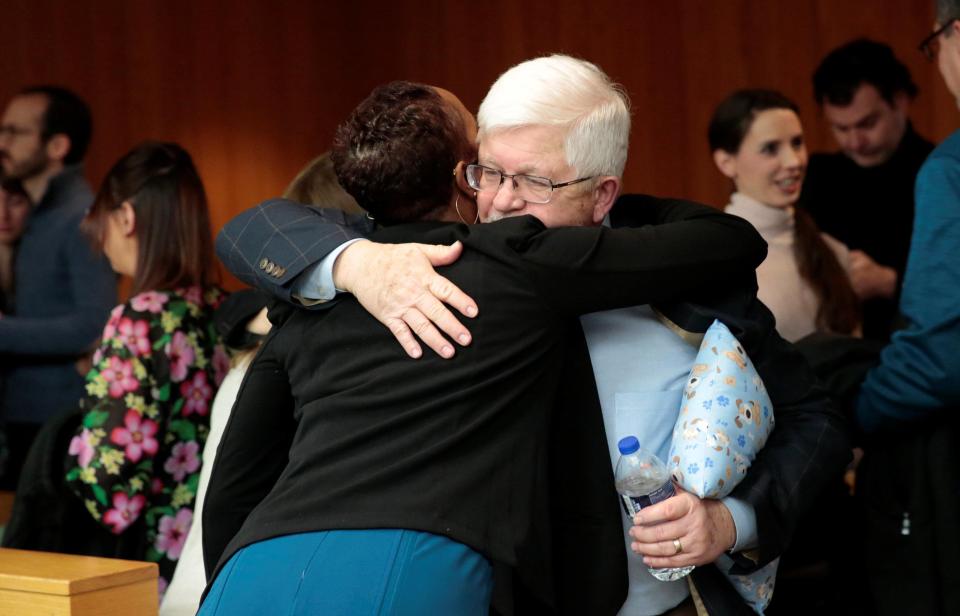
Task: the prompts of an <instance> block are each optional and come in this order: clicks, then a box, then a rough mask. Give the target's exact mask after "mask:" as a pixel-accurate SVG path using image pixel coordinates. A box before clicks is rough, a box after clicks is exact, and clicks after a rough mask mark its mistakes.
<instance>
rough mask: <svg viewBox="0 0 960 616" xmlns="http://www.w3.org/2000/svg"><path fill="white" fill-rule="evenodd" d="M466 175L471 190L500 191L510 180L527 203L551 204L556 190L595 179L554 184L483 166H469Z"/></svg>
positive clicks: (537, 178)
mask: <svg viewBox="0 0 960 616" xmlns="http://www.w3.org/2000/svg"><path fill="white" fill-rule="evenodd" d="M466 175H467V184H469V185H470V188H472V189H474V190H477V191H481V192H486V191H491V190H492V191H498V190H500V185H501V184H503V181H504V180H505V179H508V178H509V179H510V180H512V181H513V190H514V192H516V193H517V196H518V197H520V198H521V199H523V200H524V201H526V202H527V203H550V198H551V197H553V191H555V190H556V189H558V188H563V187H564V186H573V185H574V184H579V183H580V182H586V181H587V180H590V179H592V178H593V177H595V176H592V175H591V176H588V177H585V178H578V179H576V180H570V181H569V182H563V183H560V184H554V183H553V181H551V180H549V179H547V178H542V177H540V176H537V175H525V174H522V173H515V174H513V175H511V174H509V173H503V172H502V171H497V170H496V169H491V168H490V167H484V166H483V165H467V170H466Z"/></svg>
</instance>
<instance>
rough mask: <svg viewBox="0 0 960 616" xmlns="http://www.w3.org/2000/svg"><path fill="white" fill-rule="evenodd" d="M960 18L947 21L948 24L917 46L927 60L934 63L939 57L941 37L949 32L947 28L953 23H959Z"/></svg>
mask: <svg viewBox="0 0 960 616" xmlns="http://www.w3.org/2000/svg"><path fill="white" fill-rule="evenodd" d="M957 19H958V18H956V17H954V18H953V19H950V20H947V23H945V24H943V25H942V26H940V27H939V28H937V29H936V30H934V31H933V32H931V33H930V34H929V35H927V37H926V38H925V39H923V40H922V41H920V44H919V45H918V46H917V49H919V50H920V52H921V53H922V54H923V55H924V56H926V57H927V60H930V61H931V62H933V60H934V59H935V58H936V57H937V48H938V47H939V42H940V35H941V34H943V33H944V32H946V31H947V28H949V27H950V26H952V25H953V22H955V21H957Z"/></svg>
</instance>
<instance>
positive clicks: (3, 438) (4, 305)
mask: <svg viewBox="0 0 960 616" xmlns="http://www.w3.org/2000/svg"><path fill="white" fill-rule="evenodd" d="M29 212H30V198H29V197H28V196H27V193H25V192H24V190H23V186H22V185H21V184H20V182H19V181H17V180H5V181H3V182H0V318H2V317H3V315H4V314H6V313H9V312H10V310H11V309H12V308H13V260H14V257H15V255H16V249H17V242H18V241H19V240H20V234H21V233H23V227H24V224H25V222H26V220H27V214H28V213H29ZM6 369H7V366H5V365H4V362H3V361H2V359H0V392H2V390H3V384H4V378H5V374H4V373H5V372H6ZM9 458H10V448H9V445H8V443H7V433H6V431H5V430H4V427H3V425H2V424H0V477H3V475H4V474H5V473H6V468H7V461H8V460H9Z"/></svg>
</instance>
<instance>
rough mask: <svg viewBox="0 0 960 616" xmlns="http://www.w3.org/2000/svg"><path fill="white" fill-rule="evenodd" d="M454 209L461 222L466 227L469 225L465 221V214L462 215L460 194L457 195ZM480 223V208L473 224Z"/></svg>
mask: <svg viewBox="0 0 960 616" xmlns="http://www.w3.org/2000/svg"><path fill="white" fill-rule="evenodd" d="M453 207H454V209H456V210H457V218H459V219H460V222H462V223H463V224H465V225H469V224H470V223H468V222H467V221H466V220H464V219H463V214H461V213H460V195H459V194H458V195H457V198H456V200H455V201H454V202H453ZM478 222H480V208H477V217H476V218H475V219H474V221H473V224H477V223H478Z"/></svg>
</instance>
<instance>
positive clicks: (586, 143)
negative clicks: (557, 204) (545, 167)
mask: <svg viewBox="0 0 960 616" xmlns="http://www.w3.org/2000/svg"><path fill="white" fill-rule="evenodd" d="M477 123H478V125H479V126H478V128H479V132H478V135H477V138H478V140H479V141H481V142H482V141H483V138H484V136H485V135H488V134H492V133H495V132H497V131H502V130H510V129H515V128H522V127H525V126H557V127H560V128H562V129H564V130H565V131H566V137H565V138H564V155H565V157H566V161H567V164H569V165H570V166H571V167H573V168H574V169H575V170H576V172H577V174H578V175H580V176H594V175H614V176H617V177H620V176H621V175H623V167H624V165H625V164H626V162H627V147H628V145H629V141H630V100H629V98H628V97H627V94H626V92H624V90H623V88H622V87H621V86H620V85H618V84H615V83H613V82H612V81H611V80H610V78H609V77H607V75H606V73H604V72H603V71H602V70H600V68H599V67H598V66H597V65H595V64H591V63H590V62H587V61H586V60H580V59H578V58H573V57H570V56H565V55H560V54H555V55H552V56H544V57H542V58H535V59H533V60H527V61H526V62H521V63H520V64H518V65H516V66H514V67H513V68H511V69H510V70H508V71H507V72H505V73H504V74H502V75H500V77H499V78H498V79H497V80H496V81H495V82H494V84H493V85H492V86H490V91H489V92H487V96H486V97H485V98H484V99H483V102H482V103H481V104H480V112H479V113H478V114H477Z"/></svg>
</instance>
